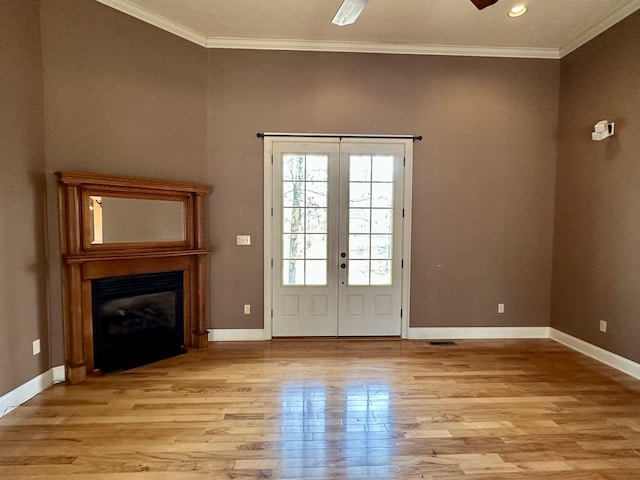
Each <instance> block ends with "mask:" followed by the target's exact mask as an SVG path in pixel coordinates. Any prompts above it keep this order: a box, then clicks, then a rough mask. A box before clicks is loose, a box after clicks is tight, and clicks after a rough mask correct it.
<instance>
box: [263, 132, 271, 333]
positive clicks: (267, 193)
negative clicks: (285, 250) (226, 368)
mask: <svg viewBox="0 0 640 480" xmlns="http://www.w3.org/2000/svg"><path fill="white" fill-rule="evenodd" d="M263 143H264V145H263V148H264V168H263V177H264V188H263V191H264V200H263V205H264V224H263V230H262V231H263V232H264V234H263V243H264V245H263V249H264V250H263V252H264V265H263V274H264V276H263V285H264V323H263V326H264V339H265V340H271V336H272V332H273V326H272V320H273V318H272V315H273V285H272V276H273V275H272V266H271V262H272V261H273V259H272V257H271V254H272V251H273V231H272V229H273V227H272V226H271V219H272V218H273V216H272V209H273V163H272V159H273V142H272V141H266V139H265V141H264V142H263Z"/></svg>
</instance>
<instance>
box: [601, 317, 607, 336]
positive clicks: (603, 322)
mask: <svg viewBox="0 0 640 480" xmlns="http://www.w3.org/2000/svg"><path fill="white" fill-rule="evenodd" d="M600 331H601V332H602V333H607V322H606V320H600Z"/></svg>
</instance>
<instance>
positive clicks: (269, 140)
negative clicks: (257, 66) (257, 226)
mask: <svg viewBox="0 0 640 480" xmlns="http://www.w3.org/2000/svg"><path fill="white" fill-rule="evenodd" d="M264 135H266V136H265V137H264V175H263V177H264V189H263V191H264V279H263V281H264V340H270V339H271V338H272V329H273V319H272V318H271V313H272V311H273V285H272V282H273V278H272V269H271V261H272V250H273V241H272V239H273V225H272V222H271V219H272V215H271V209H272V208H273V163H272V155H273V143H274V142H283V141H288V142H299V141H301V140H302V141H305V140H312V141H314V142H336V141H341V140H342V139H346V140H348V141H350V142H355V143H359V142H362V143H375V142H390V141H392V140H393V139H395V138H397V139H398V140H402V141H403V143H404V147H405V162H406V163H405V167H404V182H403V184H404V196H403V206H404V210H405V218H404V221H403V222H402V242H403V245H402V259H403V260H404V268H403V269H402V292H401V308H402V319H401V326H400V335H401V338H410V337H409V324H410V322H409V320H410V312H409V306H410V292H411V221H412V220H411V207H412V201H413V194H412V186H413V138H412V137H411V136H410V135H375V134H358V135H355V134H317V133H311V134H309V133H306V134H304V133H298V134H294V133H271V132H265V133H264ZM278 135H282V136H278ZM310 135H311V137H310ZM314 135H317V137H313V136H314ZM334 137H335V138H334ZM362 137H367V138H362ZM369 137H370V138H369ZM376 137H381V138H379V139H377V138H376Z"/></svg>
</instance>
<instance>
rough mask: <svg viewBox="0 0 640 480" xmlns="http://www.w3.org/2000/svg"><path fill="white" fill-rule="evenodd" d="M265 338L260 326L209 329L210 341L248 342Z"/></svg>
mask: <svg viewBox="0 0 640 480" xmlns="http://www.w3.org/2000/svg"><path fill="white" fill-rule="evenodd" d="M256 340H260V341H262V340H265V338H264V329H262V328H246V329H244V328H220V329H209V341H210V342H248V341H256Z"/></svg>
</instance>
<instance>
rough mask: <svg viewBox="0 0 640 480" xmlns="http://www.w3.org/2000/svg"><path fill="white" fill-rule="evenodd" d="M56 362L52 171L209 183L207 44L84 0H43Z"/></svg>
mask: <svg viewBox="0 0 640 480" xmlns="http://www.w3.org/2000/svg"><path fill="white" fill-rule="evenodd" d="M41 17H42V18H41V21H42V42H43V43H42V44H43V60H44V85H45V141H46V152H47V179H48V200H49V203H50V205H52V206H53V208H51V211H50V216H49V226H50V235H49V239H50V250H51V258H52V259H53V261H52V262H51V268H50V278H51V292H52V293H51V295H52V319H51V324H52V329H53V332H52V334H53V336H54V338H56V339H57V342H56V349H55V352H54V360H55V361H56V362H57V363H56V364H57V365H59V364H61V363H62V362H63V357H62V355H63V354H62V318H61V308H62V307H61V300H60V299H61V292H60V264H59V262H58V259H59V258H60V248H59V241H58V238H59V233H58V219H57V210H56V208H55V206H56V204H57V198H56V184H55V177H54V175H53V173H54V172H56V171H58V170H83V171H88V172H99V173H107V174H115V175H130V176H139V177H152V178H153V177H155V178H160V179H168V180H182V181H191V182H205V181H206V178H207V159H206V148H207V141H206V138H207V84H206V51H205V49H204V48H202V47H199V46H197V45H194V44H192V43H190V42H188V41H186V40H183V39H181V38H178V37H176V36H174V35H171V34H169V33H167V32H164V31H162V30H160V29H158V28H155V27H152V26H150V25H148V24H146V23H143V22H140V21H138V20H135V19H133V18H131V17H129V16H127V15H124V14H122V13H120V12H117V11H115V10H113V9H112V8H109V7H106V6H104V5H101V4H99V3H98V2H93V1H86V0H47V1H45V2H42V9H41Z"/></svg>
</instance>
